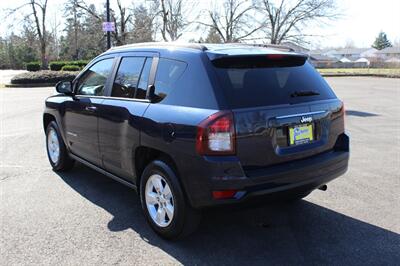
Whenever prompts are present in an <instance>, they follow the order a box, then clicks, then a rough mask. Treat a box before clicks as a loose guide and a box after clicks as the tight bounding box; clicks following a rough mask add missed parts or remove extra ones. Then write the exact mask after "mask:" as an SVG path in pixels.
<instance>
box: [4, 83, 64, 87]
mask: <svg viewBox="0 0 400 266" xmlns="http://www.w3.org/2000/svg"><path fill="white" fill-rule="evenodd" d="M55 85H56V83H31V84H5V85H4V86H5V87H6V88H37V87H54V86H55Z"/></svg>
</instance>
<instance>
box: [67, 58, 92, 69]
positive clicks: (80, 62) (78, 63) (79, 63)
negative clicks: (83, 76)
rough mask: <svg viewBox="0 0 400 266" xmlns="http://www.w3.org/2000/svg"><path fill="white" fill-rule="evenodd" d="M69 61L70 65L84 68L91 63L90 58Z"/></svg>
mask: <svg viewBox="0 0 400 266" xmlns="http://www.w3.org/2000/svg"><path fill="white" fill-rule="evenodd" d="M67 63H68V65H73V66H79V67H80V68H81V69H82V68H84V67H85V66H86V65H87V64H88V63H89V61H88V60H78V61H71V62H67Z"/></svg>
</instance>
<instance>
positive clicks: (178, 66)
mask: <svg viewBox="0 0 400 266" xmlns="http://www.w3.org/2000/svg"><path fill="white" fill-rule="evenodd" d="M185 69H186V63H185V62H182V61H176V60H172V59H166V58H160V61H159V62H158V68H157V74H156V80H155V84H154V85H155V96H156V97H157V100H158V101H161V100H163V99H164V98H165V97H166V96H167V95H168V94H169V93H170V92H171V90H172V89H173V88H174V85H175V83H176V81H177V80H178V79H179V78H180V77H181V76H182V74H183V72H184V71H185Z"/></svg>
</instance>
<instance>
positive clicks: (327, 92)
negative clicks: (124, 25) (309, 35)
mask: <svg viewBox="0 0 400 266" xmlns="http://www.w3.org/2000/svg"><path fill="white" fill-rule="evenodd" d="M306 59H307V58H306V57H305V56H302V55H297V54H273V55H254V56H251V55H246V56H229V57H220V58H218V59H215V60H213V64H214V67H215V69H216V72H217V76H218V80H219V85H220V86H221V87H222V90H223V91H224V95H225V98H226V101H227V106H228V108H229V109H231V110H232V111H233V113H234V119H235V130H236V153H237V156H238V158H239V159H240V162H241V164H242V166H243V169H244V170H245V171H249V173H250V172H251V171H252V170H257V169H260V168H264V167H267V166H271V165H276V164H282V163H290V162H291V161H294V160H298V159H302V158H306V157H310V156H313V155H316V154H319V153H323V152H326V151H329V150H332V149H333V147H334V145H335V142H336V140H337V137H338V135H340V134H341V133H342V132H343V131H344V125H343V104H342V102H341V101H340V100H338V99H337V97H336V95H335V94H334V93H333V91H332V90H331V88H330V87H329V85H328V84H327V83H326V81H325V80H324V79H323V78H322V77H321V76H320V75H319V74H318V73H317V72H316V70H315V69H314V68H313V67H312V66H311V65H310V64H309V63H308V62H307V60H306Z"/></svg>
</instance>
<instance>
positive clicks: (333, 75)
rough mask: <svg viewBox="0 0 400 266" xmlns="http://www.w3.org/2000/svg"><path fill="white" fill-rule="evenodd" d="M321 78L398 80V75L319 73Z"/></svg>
mask: <svg viewBox="0 0 400 266" xmlns="http://www.w3.org/2000/svg"><path fill="white" fill-rule="evenodd" d="M320 74H321V76H323V77H378V78H400V76H399V75H388V74H369V73H365V74H362V73H360V74H355V73H354V74H352V73H349V74H347V73H320Z"/></svg>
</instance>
